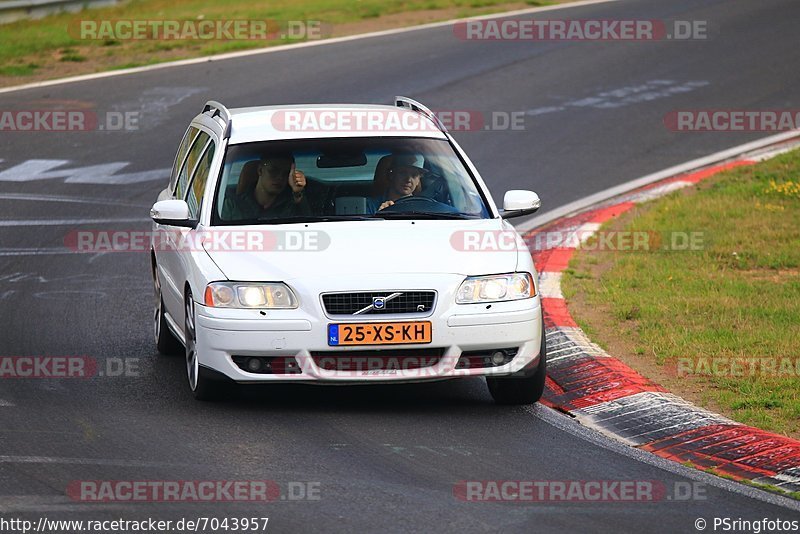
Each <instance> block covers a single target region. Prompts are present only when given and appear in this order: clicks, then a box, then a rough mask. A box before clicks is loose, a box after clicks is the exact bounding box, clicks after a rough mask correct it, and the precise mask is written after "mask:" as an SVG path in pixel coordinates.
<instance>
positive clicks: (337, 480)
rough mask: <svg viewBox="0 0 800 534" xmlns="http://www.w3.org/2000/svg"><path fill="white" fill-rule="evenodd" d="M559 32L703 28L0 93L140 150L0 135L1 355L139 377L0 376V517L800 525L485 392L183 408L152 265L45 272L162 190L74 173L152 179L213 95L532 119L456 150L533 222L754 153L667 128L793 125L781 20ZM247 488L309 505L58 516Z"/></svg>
mask: <svg viewBox="0 0 800 534" xmlns="http://www.w3.org/2000/svg"><path fill="white" fill-rule="evenodd" d="M561 17H563V18H573V19H588V18H600V19H636V18H648V19H696V20H708V21H709V23H710V26H711V28H712V31H711V38H710V39H708V40H699V41H692V42H668V41H663V42H608V43H596V42H551V43H536V44H533V43H529V42H465V41H461V40H459V39H457V38H455V37H454V35H453V32H452V29H451V28H447V27H442V28H432V29H426V30H419V31H414V32H410V33H402V34H397V35H391V36H385V37H379V38H372V39H369V40H356V41H350V42H344V43H339V44H331V45H325V46H318V47H307V48H300V49H297V50H291V51H285V52H280V53H271V54H264V55H257V56H250V57H246V58H240V59H231V60H227V61H222V62H210V63H200V64H196V65H191V66H184V67H178V68H171V69H161V70H154V71H150V72H144V73H139V74H132V75H124V76H117V77H110V78H103V79H97V80H92V81H86V82H79V83H71V84H66V85H57V86H52V87H45V88H40V89H30V90H25V91H20V92H14V93H6V94H0V109H39V108H45V107H47V106H48V105H49V104H48V101H50V102H51V103H52V101H55V100H59V101H64V100H69V101H75V102H72V103H71V104H69V105H71V106H78V105H83V104H82V103H87V104H88V105H91V106H93V108H94V109H96V110H97V111H98V112H104V111H121V112H131V111H133V112H138V113H139V119H140V120H139V129H138V130H136V131H124V132H110V131H92V132H71V133H52V132H47V133H42V132H40V133H32V132H19V133H11V132H2V133H0V140H1V141H2V142H1V143H0V158H2V159H3V160H4V161H2V162H1V163H0V214H2V215H0V325H2V326H1V327H0V355H11V356H13V355H21V356H30V355H47V356H56V355H86V356H89V357H92V358H95V359H97V360H98V361H99V362H100V365H101V368H102V369H106V366H107V365H113V364H114V363H116V362H118V361H120V360H121V359H124V360H127V361H128V362H134V363H135V364H136V365H137V369H136V373H137V374H138V375H139V376H117V377H112V376H103V377H95V378H92V379H87V380H75V379H72V380H47V379H36V380H33V379H31V380H25V379H17V380H3V381H0V421H2V425H0V514H2V516H3V517H4V518H9V517H23V516H24V517H26V518H37V517H40V516H47V517H49V518H51V519H101V518H102V519H112V518H118V517H123V518H128V519H131V518H136V519H142V518H146V517H148V516H149V517H156V518H161V519H175V518H180V517H197V516H206V517H217V518H222V517H226V516H227V517H232V516H257V517H265V516H266V517H269V518H270V525H269V531H272V532H306V531H310V530H312V529H314V530H321V531H342V532H353V531H409V530H415V531H416V530H421V531H434V530H436V531H466V532H477V531H499V530H503V531H509V532H522V531H533V530H537V531H548V532H549V531H556V530H558V531H562V530H569V531H572V530H575V531H593V532H605V531H620V530H622V531H651V532H692V531H695V526H694V525H695V519H696V518H698V517H703V518H705V519H706V520H708V521H709V527H708V528H707V530H711V529H712V527H711V521H712V518H713V517H729V518H732V519H736V518H743V519H750V520H752V519H761V518H770V519H777V518H781V519H795V520H798V519H800V512H798V507H797V505H796V504H794V505H792V504H790V503H789V502H788V501H786V500H784V499H780V498H776V497H773V496H771V495H769V494H766V493H763V492H761V491H759V490H754V489H750V488H745V487H740V486H737V485H734V484H731V483H728V482H726V481H723V480H717V479H714V478H713V477H709V476H705V475H703V474H700V473H697V472H694V471H691V470H688V469H685V468H682V467H680V466H678V465H677V464H668V463H666V462H663V461H661V460H658V459H655V458H653V457H650V456H649V455H646V454H642V453H639V452H638V451H632V450H628V449H626V448H625V447H621V446H616V445H615V444H614V443H613V442H610V441H608V440H605V439H604V438H602V437H601V436H599V435H597V434H595V433H593V432H592V431H589V430H586V429H583V428H581V427H580V426H579V425H577V424H575V423H573V422H572V421H570V420H568V419H567V418H566V417H564V416H561V415H559V414H556V413H555V412H552V411H551V410H548V409H546V408H543V407H537V408H536V409H533V410H531V409H524V408H507V407H498V406H495V405H494V404H493V403H492V402H491V399H490V397H489V395H488V393H487V391H486V389H485V386H484V384H483V383H482V382H481V381H480V380H465V381H454V382H446V383H438V384H426V385H413V386H394V387H391V388H387V387H371V386H370V387H358V388H344V387H330V388H323V387H313V386H298V387H288V386H279V387H269V388H248V389H246V390H242V391H241V392H240V393H239V394H238V395H237V396H236V397H234V398H232V399H231V400H229V401H227V402H223V403H219V404H205V403H198V402H195V401H194V400H193V399H192V398H191V396H190V394H189V392H188V390H187V387H186V386H185V378H184V367H183V361H182V359H181V358H180V357H177V358H170V357H163V356H158V355H157V354H156V352H155V348H154V346H153V343H152V339H151V338H152V336H151V324H150V321H151V319H150V318H151V304H152V302H151V301H152V296H151V295H152V289H151V282H150V278H149V272H148V257H147V255H146V254H136V253H127V254H126V253H118V254H105V255H87V254H59V253H58V248H60V247H63V242H64V236H65V235H66V234H67V233H68V232H70V231H71V230H74V229H78V228H80V229H84V228H92V229H109V228H111V229H147V228H148V227H149V226H148V223H147V220H146V217H147V210H148V209H149V207H150V205H151V203H152V202H153V200H154V198H155V196H156V194H157V191H158V190H159V189H160V188H162V187H163V180H145V181H139V182H132V183H126V181H125V180H121V182H122V183H119V184H112V183H107V182H109V180H108V179H104V178H103V176H106V177H107V176H113V175H115V174H114V173H113V172H111V171H110V170H109V168H101V169H97V168H95V169H92V168H88V169H87V167H90V166H95V165H104V164H110V163H114V162H128V163H129V165H128V166H126V167H124V168H122V169H120V170H116V171H115V172H116V174H121V173H143V172H146V171H158V170H159V169H165V168H167V167H169V166H170V165H171V162H172V158H173V155H174V151H175V149H176V147H177V143H178V141H179V140H180V136H181V134H182V132H183V130H184V129H185V127H186V125H187V124H188V122H189V121H190V120H191V118H192V116H194V115H195V114H196V113H197V112H198V111H199V110H200V108H201V106H202V104H203V103H204V102H205V101H206V100H207V99H211V98H214V99H217V100H220V101H222V102H224V103H226V104H227V105H228V106H230V107H238V106H246V105H263V104H280V103H298V102H309V103H316V102H367V103H387V102H389V101H390V100H391V98H392V97H393V96H394V95H395V94H404V95H407V96H410V97H412V98H415V99H418V100H420V101H422V102H424V103H426V104H428V105H429V106H431V107H433V108H438V109H467V110H478V111H480V112H482V113H483V114H491V113H493V112H501V113H510V112H520V111H524V112H526V115H525V127H524V129H522V130H513V131H485V130H482V131H475V132H463V133H458V134H457V135H456V136H457V139H458V140H459V141H460V142H461V143H462V146H463V147H464V148H465V149H466V150H467V152H468V153H469V154H470V155H471V157H472V158H473V161H474V162H475V163H476V165H477V166H478V168H479V169H480V170H481V172H482V174H483V176H484V178H485V179H486V180H487V181H488V182H489V184H490V186H491V189H492V191H493V193H494V195H495V198H496V200H500V199H501V198H502V193H503V192H504V191H505V190H506V189H509V188H531V189H534V190H536V191H537V192H538V193H539V194H540V196H541V197H542V199H543V202H544V205H545V209H544V210H543V213H544V212H546V211H545V210H546V209H548V208H555V207H557V206H560V205H563V204H566V203H568V202H570V201H573V200H576V199H578V198H581V197H584V196H586V195H589V194H591V193H595V192H597V191H601V190H603V189H605V188H607V187H610V186H613V185H616V184H619V183H622V182H625V181H628V180H631V179H634V178H636V177H639V176H641V175H644V174H647V173H649V172H654V171H657V170H660V169H662V168H665V167H668V166H671V165H675V164H678V163H681V162H684V161H687V160H690V159H693V158H696V157H699V156H702V155H706V154H709V153H712V152H715V151H718V150H722V149H724V148H728V147H730V146H733V145H736V144H739V143H742V142H745V141H748V140H751V139H755V138H758V137H761V136H763V135H764V134H759V133H750V134H733V133H715V134H709V133H673V132H670V131H669V130H668V129H667V128H666V127H665V126H664V124H663V117H664V115H665V114H667V113H668V112H670V111H673V110H677V109H705V108H735V109H776V108H789V109H797V108H798V107H799V106H800V95H798V93H797V91H796V88H797V87H798V86H800V68H798V66H800V46H798V44H800V43H799V42H798V36H797V27H796V22H797V20H800V4H798V3H797V2H796V1H795V0H759V1H758V2H753V1H748V0H677V1H671V2H663V1H660V0H647V1H639V2H629V1H620V2H616V3H609V4H600V5H593V6H584V7H577V8H570V9H566V10H561V11H555V12H552V13H550V14H548V15H547V18H561ZM62 104H63V102H62ZM31 160H67V161H68V163H65V164H64V165H63V166H62V167H60V169H72V170H74V172H66V173H61V174H59V175H58V176H56V177H52V178H50V179H35V180H34V179H31V178H32V177H33V176H34V175H33V173H31V172H28V171H20V167H19V165H22V164H25V165H41V162H39V163H36V162H34V163H33V164H31V163H30V162H31ZM44 166H45V167H46V166H47V164H44ZM50 167H54V166H53V165H50ZM30 168H31V167H28V169H30ZM98 176H99V177H100V178H97V177H98ZM133 176H134V177H136V176H138V177H139V178H142V177H147V175H142V174H134V175H133ZM22 178H27V180H24V181H21V180H22ZM40 178H46V175H44V176H40ZM12 179H13V180H15V181H9V180H12ZM82 179H83V181H88V182H89V183H80V182H81V180H82ZM164 179H166V174H165V175H164ZM97 182H101V183H97ZM103 182H105V183H103ZM87 220H93V221H94V222H86V221H87ZM109 362H110V363H109ZM262 479H268V480H274V481H275V482H276V483H277V484H278V485H279V486H280V487H281V488H282V489H283V491H284V492H286V491H288V487H289V484H290V483H291V482H310V483H314V484H318V487H319V490H320V498H319V499H318V500H299V501H295V500H290V499H287V500H278V501H276V502H274V503H269V504H246V503H238V504H231V503H216V504H198V503H181V504H163V503H128V504H119V503H117V504H103V503H81V502H74V501H73V500H71V499H70V498H69V497H67V496H66V488H67V487H68V485H69V484H70V482H72V481H81V480H262ZM463 480H551V481H552V480H557V481H572V480H578V481H579V480H598V481H599V480H608V481H613V480H638V481H645V480H648V481H651V480H652V481H658V482H659V483H660V484H663V485H664V486H665V487H666V488H668V489H670V490H671V489H672V488H674V484H675V483H676V482H678V483H680V484H683V485H685V484H687V483H689V484H691V483H694V482H697V483H699V484H701V485H702V489H703V490H704V493H703V495H702V496H703V497H705V498H704V499H693V500H689V501H676V500H666V499H664V500H660V501H658V502H622V503H620V502H594V503H587V502H583V503H562V502H548V503H535V504H531V503H528V504H513V503H511V504H509V503H486V502H463V501H461V500H459V499H457V498H456V497H454V489H453V488H454V484H456V483H458V482H459V481H463Z"/></svg>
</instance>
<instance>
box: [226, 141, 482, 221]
mask: <svg viewBox="0 0 800 534" xmlns="http://www.w3.org/2000/svg"><path fill="white" fill-rule="evenodd" d="M298 171H299V172H298ZM487 217H489V211H488V209H487V208H486V203H485V201H484V198H483V197H482V195H481V193H480V191H479V189H478V187H477V185H476V184H475V180H474V178H473V176H472V174H471V173H470V172H469V170H467V168H466V167H465V165H464V163H463V162H462V160H461V159H460V158H459V157H458V155H457V154H456V152H455V151H454V150H453V148H452V146H451V145H450V143H449V142H448V141H446V140H441V139H426V138H391V137H382V138H346V139H300V140H285V141H264V142H257V143H246V144H237V145H231V146H229V147H228V150H227V153H226V155H225V163H224V165H223V169H222V174H221V178H220V181H219V184H218V187H217V193H216V196H215V201H214V207H213V214H212V224H214V225H237V224H281V223H293V222H313V221H334V220H354V219H357V220H362V219H363V220H367V219H370V220H374V219H389V218H406V219H467V218H487Z"/></svg>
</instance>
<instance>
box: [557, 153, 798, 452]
mask: <svg viewBox="0 0 800 534" xmlns="http://www.w3.org/2000/svg"><path fill="white" fill-rule="evenodd" d="M601 231H611V232H613V231H621V232H647V235H648V236H649V240H648V243H649V245H650V247H649V248H650V249H649V250H646V249H645V247H639V250H615V251H610V250H599V247H597V246H596V250H581V251H578V253H577V254H576V255H575V257H574V258H573V261H572V262H571V264H570V268H569V269H568V270H567V272H566V274H565V276H564V280H563V291H564V295H565V297H566V298H567V301H568V304H569V307H570V311H571V313H572V314H573V316H575V317H576V319H577V320H578V322H579V324H581V325H586V326H588V328H589V331H591V336H592V339H593V340H595V341H597V342H599V343H600V344H601V345H602V346H603V347H604V348H606V350H608V351H609V352H610V353H611V354H612V355H613V356H615V357H619V358H620V359H622V360H623V361H625V362H626V363H627V364H629V365H630V366H632V367H633V368H635V369H637V370H638V371H640V372H641V373H642V374H643V375H645V376H647V377H649V378H651V379H653V380H655V381H656V382H658V383H660V384H662V385H664V386H665V387H667V388H668V389H669V390H670V391H672V392H674V393H676V394H678V395H680V396H683V397H685V398H688V399H690V400H692V401H694V402H695V403H697V404H699V405H701V406H704V407H707V408H709V409H712V410H715V411H718V412H721V413H723V414H724V415H727V416H728V417H730V418H732V419H734V420H737V421H740V422H742V423H745V424H749V425H752V426H755V427H758V428H762V429H765V430H769V431H773V432H778V433H781V434H784V435H788V436H791V437H794V438H800V150H795V151H792V152H789V153H787V154H783V155H781V156H778V157H776V158H774V159H771V160H768V161H766V162H763V163H759V164H757V165H753V166H746V167H739V168H736V169H734V170H731V171H727V172H725V173H722V174H720V175H718V176H715V177H713V178H711V179H709V180H706V181H704V182H702V183H700V184H699V185H698V186H695V187H692V188H687V189H684V190H681V191H678V192H675V193H673V194H671V195H669V196H667V197H665V198H662V199H659V200H655V201H652V202H649V203H646V204H643V205H640V206H637V207H636V208H633V209H632V210H630V211H629V212H627V213H626V214H624V215H623V216H622V217H620V218H618V219H616V220H612V221H609V223H607V224H606V225H604V227H603V228H601ZM692 232H695V233H696V234H694V237H695V238H696V239H695V245H697V246H696V247H695V248H696V250H675V249H674V247H672V246H671V240H672V239H675V240H676V241H677V244H678V248H684V247H685V245H686V243H687V241H688V239H691V237H689V238H687V237H686V236H687V235H689V236H690V235H691V233H692ZM653 236H655V238H654V237H653ZM653 245H658V246H653Z"/></svg>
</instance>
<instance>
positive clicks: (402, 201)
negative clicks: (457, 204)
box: [378, 195, 457, 213]
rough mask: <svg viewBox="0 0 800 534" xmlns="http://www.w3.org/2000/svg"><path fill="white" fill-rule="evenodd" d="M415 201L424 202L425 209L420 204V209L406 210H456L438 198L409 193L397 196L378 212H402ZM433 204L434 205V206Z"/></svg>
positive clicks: (438, 211)
mask: <svg viewBox="0 0 800 534" xmlns="http://www.w3.org/2000/svg"><path fill="white" fill-rule="evenodd" d="M415 203H416V204H419V205H420V206H421V205H422V204H425V205H427V209H425V207H422V206H421V208H422V209H420V210H417V209H414V208H411V209H408V211H430V212H431V213H453V212H457V210H456V209H455V208H453V207H452V206H449V205H447V204H443V203H442V202H439V201H438V200H434V199H432V198H429V197H422V196H419V197H415V196H413V195H409V196H407V197H402V198H398V199H397V200H395V201H394V204H392V205H391V206H389V207H386V208H383V209H382V210H380V211H379V212H378V213H380V212H381V211H384V212H397V213H402V212H404V211H406V209H407V208H409V207H410V206H412V205H413V204H415ZM433 206H435V208H434V207H433ZM396 208H399V209H396ZM404 208H405V209H404Z"/></svg>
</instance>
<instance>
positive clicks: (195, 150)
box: [175, 132, 210, 198]
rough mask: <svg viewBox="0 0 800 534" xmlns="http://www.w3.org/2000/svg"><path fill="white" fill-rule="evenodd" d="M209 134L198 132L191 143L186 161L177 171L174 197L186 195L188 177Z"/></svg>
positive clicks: (201, 152) (198, 159)
mask: <svg viewBox="0 0 800 534" xmlns="http://www.w3.org/2000/svg"><path fill="white" fill-rule="evenodd" d="M209 139H210V136H209V135H208V134H207V133H205V132H200V134H199V135H198V136H197V139H195V140H194V143H192V148H190V149H189V154H188V155H187V156H186V162H185V163H184V164H183V167H181V170H180V172H179V173H178V183H177V184H176V186H175V198H185V197H186V187H187V186H188V184H189V177H191V175H192V171H193V170H194V168H195V166H196V165H197V162H198V161H200V156H201V155H202V154H203V149H204V148H205V147H206V143H207V142H208V140H209Z"/></svg>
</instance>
